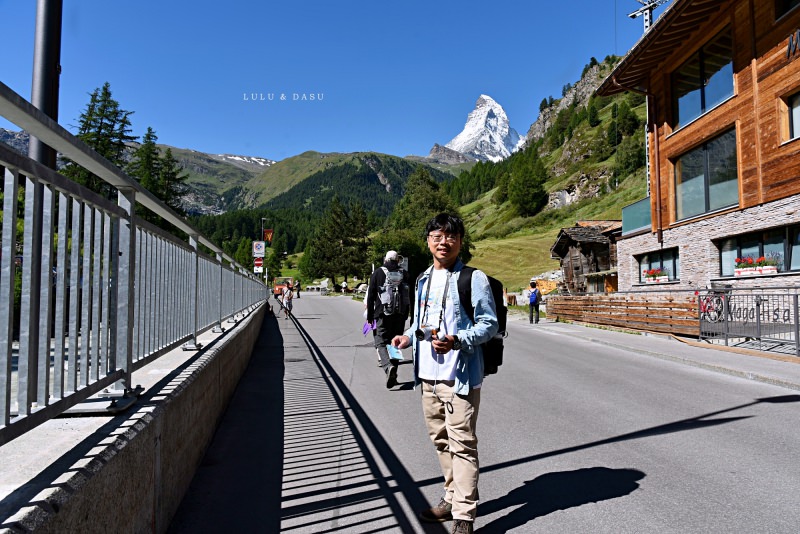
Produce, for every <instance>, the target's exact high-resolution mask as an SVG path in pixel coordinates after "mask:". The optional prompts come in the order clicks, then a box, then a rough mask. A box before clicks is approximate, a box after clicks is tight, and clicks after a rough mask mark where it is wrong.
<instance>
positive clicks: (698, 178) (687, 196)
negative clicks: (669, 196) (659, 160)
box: [675, 147, 706, 219]
mask: <svg viewBox="0 0 800 534" xmlns="http://www.w3.org/2000/svg"><path fill="white" fill-rule="evenodd" d="M703 156H704V151H703V148H702V147H701V148H697V149H695V150H692V151H691V152H689V153H688V154H686V155H684V156H682V157H681V158H680V159H679V160H678V163H677V165H676V166H675V175H676V176H675V178H676V189H677V201H678V202H677V204H678V206H677V218H678V219H685V218H687V217H691V216H693V215H698V214H700V213H705V211H706V192H705V158H704V157H703Z"/></svg>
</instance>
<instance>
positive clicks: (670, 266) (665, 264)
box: [661, 250, 675, 280]
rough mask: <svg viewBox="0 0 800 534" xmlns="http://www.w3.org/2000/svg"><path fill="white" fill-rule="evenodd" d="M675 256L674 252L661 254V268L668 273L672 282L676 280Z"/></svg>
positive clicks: (669, 251) (666, 251)
mask: <svg viewBox="0 0 800 534" xmlns="http://www.w3.org/2000/svg"><path fill="white" fill-rule="evenodd" d="M674 256H675V255H674V253H673V250H664V251H662V252H661V268H662V269H665V270H666V271H667V274H668V275H669V279H670V280H675V265H674V261H673V260H674Z"/></svg>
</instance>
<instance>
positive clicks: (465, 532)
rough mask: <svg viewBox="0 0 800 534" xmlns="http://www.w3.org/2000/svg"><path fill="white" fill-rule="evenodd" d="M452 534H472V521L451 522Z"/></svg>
mask: <svg viewBox="0 0 800 534" xmlns="http://www.w3.org/2000/svg"><path fill="white" fill-rule="evenodd" d="M453 534H472V521H465V520H464V519H456V520H455V521H453Z"/></svg>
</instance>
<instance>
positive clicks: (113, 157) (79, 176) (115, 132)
mask: <svg viewBox="0 0 800 534" xmlns="http://www.w3.org/2000/svg"><path fill="white" fill-rule="evenodd" d="M132 113H133V112H132V111H126V110H124V109H122V108H121V107H120V105H119V102H117V101H116V100H114V99H113V98H112V96H111V85H110V84H109V83H108V82H106V83H105V84H103V87H102V88H98V89H95V90H94V91H93V92H92V93H91V95H90V98H89V104H87V106H86V109H85V110H84V111H83V113H81V116H80V124H79V125H78V135H77V137H78V138H79V139H81V140H82V141H83V142H84V143H86V144H87V145H89V147H91V148H93V149H94V150H95V151H96V152H97V153H98V154H100V155H101V156H103V157H104V158H105V159H107V160H108V161H110V162H111V163H112V164H114V165H116V166H117V167H120V168H122V167H124V166H125V163H126V162H125V152H126V146H127V144H128V143H131V142H133V141H135V140H136V137H135V136H133V135H131V121H130V116H131V114H132ZM62 174H64V175H65V176H67V177H68V178H71V179H72V180H73V181H75V182H77V183H79V184H81V185H84V186H86V187H88V188H89V189H91V190H93V191H95V192H97V193H100V194H101V195H104V196H106V197H107V198H111V197H112V195H113V188H112V187H111V186H110V185H108V184H107V183H106V182H105V181H104V180H102V179H100V178H99V177H97V176H95V175H94V174H92V173H90V172H89V171H87V170H86V169H84V168H83V167H80V166H79V165H78V164H77V163H75V162H74V161H71V160H67V164H66V166H65V167H64V169H63V170H62Z"/></svg>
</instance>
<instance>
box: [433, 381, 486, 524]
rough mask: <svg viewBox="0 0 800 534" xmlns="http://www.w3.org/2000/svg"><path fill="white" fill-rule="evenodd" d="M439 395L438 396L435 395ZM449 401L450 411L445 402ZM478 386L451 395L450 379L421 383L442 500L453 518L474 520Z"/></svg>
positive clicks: (475, 504) (476, 504) (479, 397)
mask: <svg viewBox="0 0 800 534" xmlns="http://www.w3.org/2000/svg"><path fill="white" fill-rule="evenodd" d="M437 397H438V398H437ZM448 402H449V403H450V404H452V407H453V413H450V412H449V410H448V407H447V403H448ZM480 403H481V390H480V389H471V390H470V391H469V394H468V395H466V396H459V395H455V396H453V387H452V383H442V382H438V383H437V384H436V394H435V395H434V386H433V384H432V383H430V382H427V381H424V382H423V383H422V413H423V414H424V416H425V424H426V425H427V427H428V435H429V436H430V438H431V441H433V444H434V446H435V447H436V454H437V455H438V457H439V465H440V466H441V467H442V474H443V475H444V490H445V496H444V500H445V501H447V502H449V503H452V504H453V518H454V519H466V520H468V521H474V520H475V516H476V515H477V511H478V437H477V436H476V434H475V429H476V424H477V422H478V408H479V406H480Z"/></svg>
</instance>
